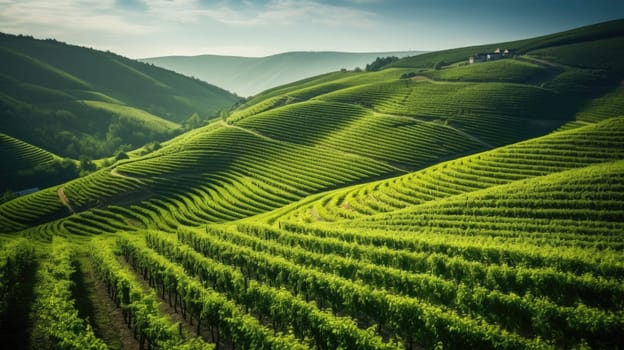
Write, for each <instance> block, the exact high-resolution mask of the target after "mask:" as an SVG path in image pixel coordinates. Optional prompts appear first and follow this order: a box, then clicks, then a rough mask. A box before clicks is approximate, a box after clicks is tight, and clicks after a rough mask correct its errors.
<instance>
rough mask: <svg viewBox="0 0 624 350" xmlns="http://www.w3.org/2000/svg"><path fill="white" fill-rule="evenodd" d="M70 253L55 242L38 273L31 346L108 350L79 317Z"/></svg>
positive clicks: (68, 247) (62, 243)
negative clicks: (74, 296) (74, 295)
mask: <svg viewBox="0 0 624 350" xmlns="http://www.w3.org/2000/svg"><path fill="white" fill-rule="evenodd" d="M71 256H72V250H71V248H70V246H69V245H68V243H66V242H64V241H63V240H61V239H60V238H56V239H54V241H53V243H52V249H51V251H50V252H49V257H48V258H46V259H45V260H44V261H43V262H42V263H41V266H40V268H39V270H38V282H37V286H36V290H35V296H36V299H35V305H34V312H33V314H34V315H36V316H35V317H36V320H35V328H34V330H33V345H34V347H37V348H46V347H49V348H51V349H75V350H82V349H90V350H91V349H92V350H103V349H108V347H107V346H106V344H104V342H103V341H102V340H100V339H98V338H97V337H96V336H95V335H94V334H93V329H92V328H91V325H89V324H88V323H87V322H86V321H85V320H83V319H81V318H80V317H79V316H78V310H76V308H75V306H74V301H73V299H72V295H71V285H72V283H73V282H72V280H71V275H72V274H73V273H74V271H73V268H72V266H71Z"/></svg>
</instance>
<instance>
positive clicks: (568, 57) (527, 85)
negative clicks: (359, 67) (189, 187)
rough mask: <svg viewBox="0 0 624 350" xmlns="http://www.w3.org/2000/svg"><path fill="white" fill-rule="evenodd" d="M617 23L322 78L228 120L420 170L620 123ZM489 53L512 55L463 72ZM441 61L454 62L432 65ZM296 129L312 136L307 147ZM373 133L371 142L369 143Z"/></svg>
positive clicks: (255, 101)
mask: <svg viewBox="0 0 624 350" xmlns="http://www.w3.org/2000/svg"><path fill="white" fill-rule="evenodd" d="M620 23H621V21H616V22H607V23H603V24H599V25H596V26H590V27H585V28H579V29H577V30H573V31H570V32H565V33H558V34H553V35H550V36H546V37H540V38H535V39H527V40H524V41H519V42H514V43H502V44H493V45H491V47H490V46H487V47H485V46H484V47H478V48H469V49H457V50H449V51H441V52H436V53H429V54H425V55H420V56H416V57H412V58H405V59H402V60H399V61H398V62H397V63H395V64H392V65H391V66H390V68H386V69H383V70H382V71H379V72H365V73H364V72H335V73H329V74H325V75H321V76H318V77H314V78H310V79H305V80H302V81H299V82H295V83H291V84H288V85H284V86H280V87H276V88H273V89H270V90H267V91H265V92H263V93H260V94H258V95H256V96H254V97H253V98H252V99H250V100H248V101H246V102H245V103H244V104H243V105H241V106H240V107H239V108H238V109H237V110H235V111H234V112H233V113H232V114H231V115H230V116H229V117H228V121H229V122H230V123H233V124H235V125H241V126H244V127H246V128H249V129H253V130H257V131H258V132H261V133H263V134H270V135H272V137H276V138H280V139H284V140H289V141H293V142H298V143H304V144H312V143H315V142H321V143H322V144H324V145H328V146H330V147H333V148H336V149H339V150H343V151H350V152H355V153H358V154H361V155H365V156H369V157H373V158H378V157H380V156H381V155H383V154H390V157H391V158H389V159H388V161H390V162H393V163H395V164H398V165H400V166H403V167H405V168H408V169H409V168H412V169H414V168H419V167H422V166H424V165H427V164H431V163H432V162H435V161H436V160H437V161H440V160H443V159H448V158H452V157H456V156H458V155H461V154H466V153H470V152H475V151H479V150H483V149H487V148H492V147H496V146H500V145H505V144H510V143H513V142H517V141H521V140H524V139H528V138H531V137H536V136H541V135H544V134H546V133H548V132H550V131H552V130H555V129H559V128H573V127H578V126H581V125H584V124H583V123H587V122H596V121H599V120H602V119H605V118H610V117H617V116H619V115H622V114H623V113H624V109H622V106H621V103H619V102H620V101H619V100H621V95H622V94H621V91H620V90H621V89H620V87H619V86H620V82H621V81H622V79H624V72H623V71H622V69H621V67H620V66H621V63H620V61H621V60H620V57H621V52H622V47H624V46H623V45H624V33H623V32H622V30H621V29H620V27H621V26H619V25H618V24H620ZM497 47H502V48H509V49H512V50H514V57H513V58H507V59H502V60H499V61H492V62H485V63H477V64H473V65H469V64H468V62H467V61H468V56H470V55H473V54H474V53H475V52H476V51H475V50H477V51H479V52H488V51H489V52H491V51H493V50H494V49H495V48H497ZM587 52H595V53H596V55H591V54H587ZM447 56H448V57H455V58H454V60H449V59H446V58H444V64H442V65H440V64H437V63H439V61H436V62H435V63H434V64H431V62H432V60H438V59H440V60H442V58H443V57H447ZM273 120H275V121H276V122H275V123H273V122H272V121H273ZM424 127H432V128H434V129H435V130H432V129H431V128H430V129H428V130H426V131H425V130H424V129H426V128H424ZM302 128H303V129H307V128H317V129H318V134H315V136H314V138H313V139H309V138H308V135H309V133H307V132H303V133H301V132H299V131H300V130H301V129H302ZM320 135H323V136H320ZM374 135H378V138H379V140H378V142H373V143H371V142H370V139H371V138H374ZM426 135H434V136H432V137H427V136H426ZM449 145H452V147H451V148H449V147H448V146H449ZM384 148H385V149H384ZM380 149H384V150H383V151H382V152H379V150H380ZM401 153H403V154H401ZM419 153H421V154H419ZM425 154H426V155H428V157H427V156H425Z"/></svg>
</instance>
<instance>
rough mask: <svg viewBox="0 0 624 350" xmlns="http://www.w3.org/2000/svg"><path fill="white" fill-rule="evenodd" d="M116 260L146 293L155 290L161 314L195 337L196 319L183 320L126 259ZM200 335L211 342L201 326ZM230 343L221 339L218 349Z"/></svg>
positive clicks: (227, 349) (228, 346) (227, 348)
mask: <svg viewBox="0 0 624 350" xmlns="http://www.w3.org/2000/svg"><path fill="white" fill-rule="evenodd" d="M118 260H119V262H120V263H121V264H123V265H124V266H126V267H128V270H129V271H131V272H132V273H133V274H134V276H135V277H136V279H137V281H139V283H141V285H142V287H143V290H144V291H145V292H146V293H149V292H150V290H154V291H156V296H157V297H158V299H159V301H160V303H159V304H158V309H159V311H160V313H161V314H163V315H167V317H168V318H169V320H170V321H171V322H172V323H177V322H179V323H180V325H181V326H182V329H184V332H185V333H186V334H187V336H189V337H196V336H197V323H196V321H197V320H194V322H193V324H191V323H190V322H189V320H188V319H187V320H185V319H184V317H182V313H181V311H180V309H179V308H178V311H177V312H176V311H175V310H174V309H173V307H172V306H171V305H169V302H168V300H167V299H166V297H167V295H166V294H165V298H161V297H160V292H159V291H157V290H156V289H155V288H152V287H150V285H149V282H148V281H147V280H145V279H143V276H142V275H141V274H140V273H137V271H135V270H134V269H133V268H132V266H131V265H130V264H129V263H128V262H126V260H125V259H124V258H123V257H121V256H120V257H118ZM200 335H201V337H202V338H203V339H204V341H205V342H207V343H212V339H211V338H212V337H211V335H210V332H209V331H208V330H207V329H206V328H204V327H202V329H201V330H200ZM232 348H233V347H232V345H231V344H229V343H227V342H225V341H223V340H222V341H221V343H220V344H219V346H218V349H219V350H229V349H232Z"/></svg>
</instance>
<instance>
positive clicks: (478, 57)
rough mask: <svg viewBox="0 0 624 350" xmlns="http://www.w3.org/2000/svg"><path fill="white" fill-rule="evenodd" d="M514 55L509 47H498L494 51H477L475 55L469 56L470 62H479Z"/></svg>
mask: <svg viewBox="0 0 624 350" xmlns="http://www.w3.org/2000/svg"><path fill="white" fill-rule="evenodd" d="M512 55H513V52H512V51H510V50H509V49H505V50H501V49H500V48H497V49H496V50H494V52H490V53H475V54H474V55H473V56H470V57H468V62H470V64H475V63H478V62H486V61H495V60H500V59H501V58H507V57H511V56H512Z"/></svg>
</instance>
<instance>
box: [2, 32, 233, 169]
mask: <svg viewBox="0 0 624 350" xmlns="http://www.w3.org/2000/svg"><path fill="white" fill-rule="evenodd" d="M0 55H1V57H2V63H3V64H2V67H0V80H1V83H0V86H1V88H0V89H1V90H0V93H1V95H0V96H1V99H0V103H1V104H2V118H0V123H1V124H0V131H2V132H3V133H5V134H8V135H10V136H12V137H15V138H18V139H20V140H22V141H25V142H28V143H31V144H33V145H35V146H37V147H41V148H43V149H45V150H47V151H50V152H54V153H56V154H58V155H60V156H64V157H73V158H78V157H79V156H80V155H86V156H89V157H91V158H99V157H104V156H110V155H112V154H113V153H114V152H115V151H116V150H117V149H118V148H119V147H120V146H121V145H130V147H138V146H142V145H143V144H144V143H146V142H148V141H154V140H161V141H162V140H165V139H166V138H168V137H170V136H171V135H173V134H176V133H179V132H180V130H178V129H180V127H181V125H182V124H183V123H184V122H185V121H186V120H187V119H188V118H189V117H190V116H191V115H193V113H197V114H198V115H199V116H200V118H202V119H207V118H210V117H213V116H214V114H215V113H216V112H217V111H218V110H222V109H228V108H230V107H231V106H232V105H233V104H234V103H236V102H237V101H238V100H239V99H238V98H237V97H236V96H233V95H232V94H230V93H228V92H226V91H224V90H221V89H219V88H217V87H215V86H212V85H209V84H206V83H204V82H201V81H198V80H194V79H190V78H187V77H184V76H181V75H179V74H176V73H174V72H171V71H167V70H164V69H161V68H157V67H153V66H150V65H147V64H144V63H140V62H137V61H134V60H130V59H127V58H124V57H121V56H118V55H115V54H113V53H110V52H101V51H96V50H92V49H88V48H83V47H78V46H72V45H67V44H64V43H61V42H57V41H54V40H37V39H34V38H31V37H23V36H14V35H8V34H2V35H0Z"/></svg>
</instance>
